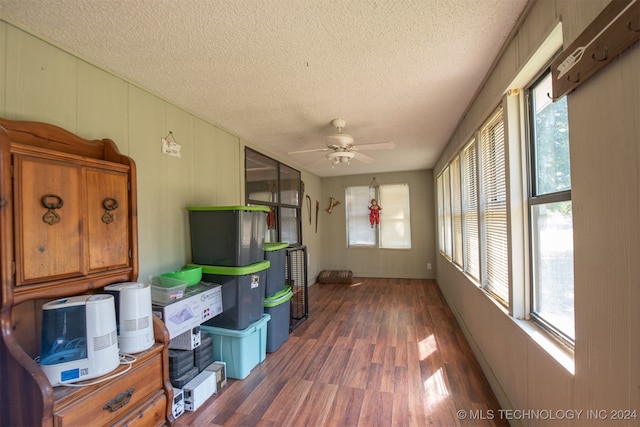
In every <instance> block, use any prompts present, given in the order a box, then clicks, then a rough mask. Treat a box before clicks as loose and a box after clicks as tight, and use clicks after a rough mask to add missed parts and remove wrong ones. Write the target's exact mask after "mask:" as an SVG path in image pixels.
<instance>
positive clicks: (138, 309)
mask: <svg viewBox="0 0 640 427" xmlns="http://www.w3.org/2000/svg"><path fill="white" fill-rule="evenodd" d="M104 291H105V292H107V293H109V294H111V295H113V297H114V298H115V303H116V322H117V326H118V345H119V346H120V351H121V352H122V353H126V354H133V353H139V352H141V351H144V350H146V349H148V348H150V347H151V346H153V343H154V342H155V340H154V337H153V318H152V317H151V316H153V313H152V312H151V287H150V286H149V285H148V284H145V283H137V282H125V283H115V284H113V285H109V286H105V288H104Z"/></svg>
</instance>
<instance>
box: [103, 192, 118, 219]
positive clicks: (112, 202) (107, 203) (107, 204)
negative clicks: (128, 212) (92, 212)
mask: <svg viewBox="0 0 640 427" xmlns="http://www.w3.org/2000/svg"><path fill="white" fill-rule="evenodd" d="M102 206H104V215H102V222H104V223H105V224H111V223H112V222H113V214H112V213H111V211H113V210H115V209H118V206H119V204H118V201H117V200H116V199H114V198H111V197H107V198H106V199H104V200H103V201H102Z"/></svg>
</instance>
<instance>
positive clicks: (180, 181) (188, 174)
mask: <svg viewBox="0 0 640 427" xmlns="http://www.w3.org/2000/svg"><path fill="white" fill-rule="evenodd" d="M165 114H166V122H165V128H166V131H165V130H164V128H163V131H164V132H167V133H168V132H169V131H171V132H172V133H173V136H174V138H175V140H176V142H177V143H178V144H180V146H181V153H180V157H171V156H167V155H164V156H165V157H166V162H165V167H164V170H163V173H164V186H165V189H166V193H165V195H164V197H165V203H166V207H165V209H164V210H163V211H162V212H159V213H158V214H159V215H161V216H162V217H163V218H164V219H165V222H166V224H171V226H169V227H166V228H165V232H164V233H162V240H161V243H160V244H161V245H162V246H163V247H171V248H172V250H171V251H166V252H163V256H162V258H160V260H159V261H160V262H159V265H160V266H161V269H165V270H164V271H159V272H160V273H163V272H166V271H172V270H176V269H178V268H182V267H184V265H185V264H186V263H188V262H190V261H191V259H190V258H191V257H190V253H191V249H190V241H189V219H188V213H187V210H186V207H187V206H188V205H190V204H191V202H192V200H193V180H194V177H193V155H194V144H193V120H194V119H193V116H192V115H191V114H188V113H186V112H185V111H184V110H180V109H178V108H177V107H173V106H171V105H169V104H167V106H166V112H165ZM163 136H164V135H163Z"/></svg>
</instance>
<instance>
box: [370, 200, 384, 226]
mask: <svg viewBox="0 0 640 427" xmlns="http://www.w3.org/2000/svg"><path fill="white" fill-rule="evenodd" d="M381 210H382V206H380V205H379V204H378V200H377V199H371V205H370V206H369V222H370V223H371V228H373V227H376V226H378V225H380V211H381Z"/></svg>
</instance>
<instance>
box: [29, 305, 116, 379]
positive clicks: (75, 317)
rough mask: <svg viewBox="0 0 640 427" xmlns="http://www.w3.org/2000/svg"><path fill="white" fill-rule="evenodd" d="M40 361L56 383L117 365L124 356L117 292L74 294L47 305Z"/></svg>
mask: <svg viewBox="0 0 640 427" xmlns="http://www.w3.org/2000/svg"><path fill="white" fill-rule="evenodd" d="M39 363H40V367H41V368H42V370H43V371H44V373H45V375H46V376H47V378H48V379H49V381H50V382H51V385H52V386H54V387H55V386H59V385H63V384H67V383H74V382H77V381H82V380H87V379H90V378H95V377H99V376H101V375H105V374H108V373H109V372H111V371H113V370H114V369H116V368H117V367H118V365H119V364H120V357H119V351H118V336H117V332H116V314H115V307H114V300H113V296H112V295H106V294H96V295H82V296H74V297H69V298H61V299H58V300H55V301H51V302H49V303H47V304H45V305H43V306H42V340H41V343H40V361H39Z"/></svg>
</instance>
